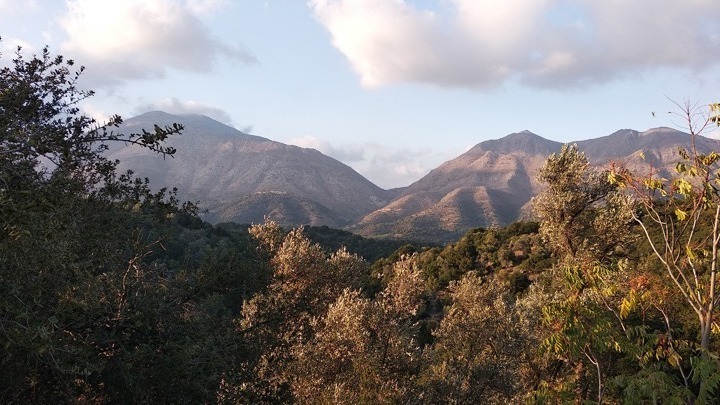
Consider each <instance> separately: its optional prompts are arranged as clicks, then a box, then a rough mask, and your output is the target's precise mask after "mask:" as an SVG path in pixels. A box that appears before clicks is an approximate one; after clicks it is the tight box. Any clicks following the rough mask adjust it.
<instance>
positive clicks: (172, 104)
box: [135, 97, 233, 126]
mask: <svg viewBox="0 0 720 405" xmlns="http://www.w3.org/2000/svg"><path fill="white" fill-rule="evenodd" d="M148 111H164V112H166V113H169V114H200V115H205V116H207V117H210V118H212V119H214V120H216V121H220V122H222V123H223V124H226V125H230V126H232V125H233V122H232V118H231V117H230V114H228V113H227V112H226V111H224V110H222V109H220V108H218V107H214V106H212V105H210V104H206V103H202V102H199V101H193V100H188V101H180V100H178V99H177V98H174V97H173V98H166V99H164V100H160V101H156V102H154V103H150V104H146V105H143V106H140V107H137V108H136V109H135V114H138V115H139V114H142V113H146V112H148Z"/></svg>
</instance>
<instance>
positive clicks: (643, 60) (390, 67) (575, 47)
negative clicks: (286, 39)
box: [309, 0, 720, 88]
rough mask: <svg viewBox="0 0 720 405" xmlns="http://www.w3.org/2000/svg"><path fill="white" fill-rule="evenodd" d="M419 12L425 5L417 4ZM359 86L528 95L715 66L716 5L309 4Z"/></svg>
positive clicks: (381, 0) (538, 0)
mask: <svg viewBox="0 0 720 405" xmlns="http://www.w3.org/2000/svg"><path fill="white" fill-rule="evenodd" d="M425 3H427V2H425ZM309 5H310V7H311V9H312V10H313V12H314V15H315V17H316V19H317V20H318V21H319V22H320V23H321V24H322V25H323V26H325V28H326V29H327V30H328V32H329V33H330V36H331V38H332V43H333V45H334V46H335V47H336V48H337V49H338V50H339V51H340V52H342V53H343V54H344V55H345V56H346V57H347V59H348V60H349V61H350V63H351V65H352V67H353V69H354V70H355V71H356V72H357V73H358V75H359V76H360V79H361V82H362V84H363V85H364V86H368V87H373V86H381V85H385V84H390V83H398V82H421V83H430V84H434V85H440V86H451V87H475V88H478V87H492V86H498V85H502V84H503V83H504V82H506V81H514V80H518V81H520V82H522V83H525V84H527V85H531V86H537V87H571V86H577V85H584V84H587V83H593V82H602V81H607V80H612V79H614V78H618V77H623V76H626V75H628V74H638V73H642V72H644V71H646V70H648V69H654V68H665V67H680V68H688V69H694V70H697V69H702V68H705V67H709V66H711V65H717V64H718V62H720V53H718V52H717V49H718V48H720V24H718V23H717V21H720V7H718V5H717V1H716V0H688V1H683V2H678V1H676V0H625V1H596V0H504V1H495V0H444V1H442V0H436V2H435V5H436V7H435V8H433V9H421V8H420V7H419V6H418V5H416V4H414V3H413V2H411V1H410V0H310V2H309Z"/></svg>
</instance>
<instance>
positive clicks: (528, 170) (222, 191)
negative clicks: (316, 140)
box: [109, 112, 720, 241]
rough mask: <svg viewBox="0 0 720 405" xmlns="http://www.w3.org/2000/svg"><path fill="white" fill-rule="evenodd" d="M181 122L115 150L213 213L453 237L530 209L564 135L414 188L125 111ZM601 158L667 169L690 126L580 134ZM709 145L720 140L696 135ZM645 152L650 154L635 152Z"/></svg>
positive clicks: (445, 169) (482, 148)
mask: <svg viewBox="0 0 720 405" xmlns="http://www.w3.org/2000/svg"><path fill="white" fill-rule="evenodd" d="M174 122H177V123H180V124H183V125H184V126H185V131H184V132H183V135H180V136H175V137H173V138H172V139H171V140H170V144H171V145H172V146H174V147H175V148H176V149H177V150H178V151H177V153H176V155H175V157H174V158H168V159H164V160H163V159H162V157H159V156H157V155H155V154H153V153H152V152H149V151H145V150H142V149H140V148H136V147H132V146H127V147H122V146H116V147H114V148H113V149H111V151H110V153H109V157H111V158H116V159H119V160H120V161H121V169H125V168H132V169H133V170H134V171H135V172H136V174H137V175H139V176H142V177H149V178H150V179H151V185H152V186H153V187H157V188H159V187H178V189H179V190H180V197H181V198H183V199H188V200H191V201H200V202H201V207H202V208H204V209H206V210H207V214H206V216H205V219H206V220H208V221H211V222H229V221H232V222H240V223H258V222H262V221H263V219H264V218H265V217H269V218H272V219H274V220H276V221H277V222H279V223H281V224H283V225H300V224H308V225H328V226H331V227H338V228H346V229H348V230H351V231H353V232H355V233H359V234H361V235H365V236H378V237H393V238H405V239H408V238H409V239H416V240H426V241H448V240H453V239H455V238H457V237H458V236H459V235H461V234H463V233H464V232H465V231H467V230H468V229H470V228H474V227H490V226H502V225H506V224H508V223H511V222H513V221H516V220H518V219H520V218H528V217H530V215H531V213H532V210H531V206H530V201H531V199H532V197H533V196H534V195H536V194H537V193H538V192H539V191H540V190H541V188H542V184H540V183H539V182H538V180H537V173H538V170H539V169H540V167H542V165H543V164H544V162H545V160H546V159H547V157H548V155H550V154H551V153H554V152H557V151H559V150H560V148H561V147H562V143H559V142H555V141H551V140H548V139H545V138H542V137H540V136H538V135H535V134H533V133H532V132H529V131H523V132H520V133H515V134H510V135H507V136H505V137H503V138H501V139H495V140H489V141H485V142H481V143H479V144H477V145H476V146H474V147H473V148H471V149H470V150H468V151H467V152H465V153H463V154H462V155H460V156H458V157H456V158H455V159H452V160H450V161H447V162H445V163H443V164H442V165H440V166H439V167H437V168H436V169H434V170H432V171H431V172H430V173H428V174H427V175H426V176H425V177H423V178H421V179H420V180H418V181H416V182H415V183H413V184H411V185H410V186H408V187H405V188H400V189H393V190H383V189H381V188H380V187H377V186H376V185H374V184H373V183H371V182H370V181H369V180H367V179H365V178H364V177H362V176H361V175H360V174H359V173H357V172H355V171H354V170H353V169H352V168H350V167H348V166H347V165H345V164H343V163H340V162H338V161H337V160H335V159H333V158H330V157H328V156H326V155H323V154H322V153H320V152H318V151H317V150H314V149H306V148H300V147H296V146H290V145H285V144H282V143H279V142H274V141H271V140H269V139H266V138H262V137H258V136H253V135H248V134H244V133H242V132H240V131H238V130H236V129H234V128H231V127H228V126H226V125H223V124H221V123H219V122H217V121H214V120H212V119H210V118H207V117H204V116H199V115H182V116H176V115H170V114H166V113H163V112H150V113H146V114H143V115H140V116H138V117H134V118H131V119H128V120H126V121H125V123H124V124H123V128H122V129H124V130H126V131H138V130H139V129H140V128H152V127H153V125H154V124H158V125H167V124H171V123H174ZM575 143H577V144H578V146H579V147H580V149H581V150H583V151H585V153H586V155H587V156H588V158H589V159H590V161H591V162H592V163H593V164H595V165H606V164H608V163H609V162H611V161H623V162H625V163H627V164H628V165H629V166H631V167H635V168H639V167H641V165H644V166H647V165H648V164H651V165H653V166H654V167H658V168H663V167H667V168H669V167H670V166H671V165H673V164H674V163H675V161H676V160H677V158H678V156H677V149H678V147H679V146H681V145H682V146H687V144H688V143H689V135H687V134H685V133H683V132H680V131H677V130H674V129H670V128H656V129H651V130H648V131H645V132H638V131H634V130H629V129H624V130H620V131H617V132H615V133H613V134H611V135H608V136H605V137H601V138H596V139H590V140H582V141H577V142H575ZM697 146H698V147H699V148H701V149H703V150H711V149H714V150H718V149H720V142H719V141H717V140H713V139H708V138H700V139H698V141H697ZM640 151H642V152H643V153H644V155H645V160H644V161H642V160H641V159H639V157H638V152H640Z"/></svg>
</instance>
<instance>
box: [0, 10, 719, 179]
mask: <svg viewBox="0 0 720 405" xmlns="http://www.w3.org/2000/svg"><path fill="white" fill-rule="evenodd" d="M0 37H2V42H1V43H0V51H1V52H2V60H0V63H7V62H8V61H9V60H10V58H11V57H12V55H13V53H14V52H15V49H16V48H17V46H22V47H23V52H25V53H29V54H32V53H37V52H39V51H41V50H42V47H43V46H45V45H48V46H49V47H50V51H51V52H52V53H54V54H61V55H64V56H65V57H67V58H71V59H73V60H75V61H76V62H77V63H78V64H80V65H83V66H85V67H86V69H87V70H86V71H85V74H84V75H83V77H82V79H81V81H80V87H82V88H85V89H89V90H90V89H91V90H94V91H95V92H96V95H95V96H94V97H93V98H91V99H89V100H86V101H85V102H84V103H83V105H82V109H83V111H84V112H85V113H86V114H89V115H91V116H93V117H96V118H98V119H99V120H101V121H102V120H105V119H106V118H107V117H109V116H110V115H112V114H119V115H121V116H123V117H124V118H129V117H132V116H134V115H138V114H141V113H143V112H147V111H151V110H163V111H166V112H169V113H176V114H180V113H199V114H204V115H207V116H209V117H211V118H214V119H216V120H218V121H221V122H223V123H226V124H228V125H231V126H234V127H235V128H237V129H239V130H241V131H243V132H246V133H251V134H254V135H258V136H262V137H265V138H269V139H272V140H274V141H279V142H283V143H288V144H293V145H298V146H302V147H311V148H315V149H318V150H320V151H321V152H323V153H325V154H327V155H329V156H332V157H334V158H336V159H338V160H340V161H342V162H343V163H345V164H347V165H348V166H350V167H352V168H354V169H355V170H356V171H358V172H359V173H361V174H362V175H364V176H365V177H366V178H368V179H369V180H371V181H372V182H374V183H375V184H377V185H379V186H381V187H383V188H392V187H402V186H407V185H409V184H411V183H412V182H414V181H416V180H418V179H419V178H421V177H422V176H423V175H425V174H427V173H428V172H429V171H430V170H431V169H433V168H435V167H437V166H438V165H440V164H441V163H442V162H444V161H447V160H450V159H452V158H454V157H456V156H458V155H460V154H462V153H463V152H465V151H466V150H468V149H469V148H470V147H472V146H474V145H475V144H477V143H480V142H482V141H484V140H488V139H498V138H501V137H503V136H505V135H508V134H511V133H514V132H520V131H523V130H529V131H532V132H534V133H536V134H538V135H540V136H542V137H544V138H547V139H552V140H555V141H559V142H571V141H574V140H581V139H589V138H596V137H600V136H605V135H609V134H611V133H613V132H615V131H616V130H619V129H625V128H630V129H635V130H639V131H644V130H647V129H650V128H655V127H659V126H668V127H675V128H678V129H682V122H681V121H678V120H677V119H676V116H675V115H674V114H668V112H678V107H677V106H676V105H675V104H676V103H677V104H680V105H683V104H684V103H685V102H690V103H691V104H697V105H699V106H704V105H707V104H709V103H712V102H718V101H720V94H719V93H720V92H718V90H719V89H720V3H718V1H717V0H684V1H677V0H602V1H600V0H502V1H500V0H309V1H306V0H236V1H232V0H109V1H106V0H67V1H60V0H0ZM653 113H655V114H653Z"/></svg>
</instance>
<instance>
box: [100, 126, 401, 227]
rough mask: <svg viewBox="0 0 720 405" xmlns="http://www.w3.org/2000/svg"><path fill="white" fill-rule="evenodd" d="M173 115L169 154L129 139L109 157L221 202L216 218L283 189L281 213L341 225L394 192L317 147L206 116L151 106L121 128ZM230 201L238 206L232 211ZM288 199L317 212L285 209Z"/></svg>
mask: <svg viewBox="0 0 720 405" xmlns="http://www.w3.org/2000/svg"><path fill="white" fill-rule="evenodd" d="M174 122H177V123H180V124H182V125H184V127H185V130H184V131H183V134H182V135H180V136H175V137H172V138H171V139H170V140H169V144H170V145H172V146H174V147H175V148H176V149H177V153H176V154H175V156H174V158H168V159H162V158H161V157H159V156H157V155H154V154H152V152H148V151H146V150H142V149H141V148H136V147H133V146H125V147H115V148H113V149H112V150H111V151H110V154H109V157H111V158H115V159H119V160H120V161H121V169H123V168H125V167H132V168H134V170H135V171H136V174H137V175H139V176H142V177H145V176H147V177H149V178H150V179H151V184H152V185H153V187H155V188H158V187H168V186H174V187H177V188H178V189H179V190H180V197H181V198H183V199H188V200H191V201H199V202H200V205H201V207H203V208H207V209H210V210H215V209H220V207H222V209H221V211H222V215H219V216H218V218H232V219H233V220H236V221H239V222H249V221H250V219H251V218H252V219H255V218H256V215H255V214H254V213H253V214H252V215H250V216H248V217H246V216H243V214H242V213H243V212H246V213H247V212H250V211H252V210H250V211H247V210H246V209H245V208H242V207H246V206H247V205H245V206H243V204H239V202H240V201H241V200H243V199H246V198H247V197H248V196H251V195H253V194H256V193H282V194H283V195H284V197H283V199H284V201H285V210H283V211H284V212H285V214H284V216H283V217H285V218H310V217H314V218H315V217H316V218H317V221H319V222H310V223H318V224H324V225H333V226H343V225H346V224H348V223H351V222H352V221H354V220H356V219H358V218H360V217H362V216H363V215H364V214H367V213H368V212H371V211H372V210H375V209H377V208H380V207H382V206H383V205H384V204H385V203H387V200H388V198H389V197H390V196H391V194H392V193H390V192H388V191H385V190H383V189H381V188H380V187H377V186H375V185H374V184H373V183H371V182H370V181H368V180H367V179H365V178H364V177H362V176H361V175H360V174H358V173H357V172H355V171H354V170H353V169H351V168H350V167H348V166H347V165H345V164H343V163H340V162H339V161H337V160H335V159H332V158H330V157H328V156H326V155H323V154H322V153H320V152H318V151H317V150H315V149H306V148H300V147H297V146H291V145H285V144H283V143H280V142H275V141H271V140H269V139H266V138H262V137H258V136H253V135H248V134H244V133H242V132H240V131H238V130H236V129H234V128H231V127H228V126H226V125H223V124H221V123H219V122H217V121H214V120H212V119H210V118H207V117H204V116H199V115H180V116H179V115H171V114H167V113H163V112H150V113H146V114H143V115H140V116H138V117H134V118H131V119H129V120H127V121H126V122H125V123H124V124H123V127H122V128H121V130H125V131H139V130H140V128H152V127H153V125H154V124H158V125H168V124H171V123H174ZM267 195H272V194H267ZM277 195H278V194H276V196H277ZM291 200H292V201H295V203H293V204H290V203H289V201H291ZM300 201H303V203H302V204H301V203H299V202H300ZM276 202H277V198H276ZM264 203H265V202H263V203H260V204H264ZM310 205H312V206H313V207H314V208H312V209H310V208H309V206H310ZM233 206H237V207H238V208H239V209H240V211H238V212H237V213H232V212H231V209H232V207H233ZM291 206H293V207H295V208H297V209H300V207H302V209H300V211H303V210H309V211H313V210H314V211H317V213H318V214H317V216H315V215H314V214H313V215H310V216H309V217H308V215H309V214H307V213H303V212H300V211H299V212H297V213H291V212H289V211H288V210H291ZM253 212H254V211H253ZM321 212H322V213H323V214H320V213H321ZM269 213H270V211H268V214H269ZM212 217H213V216H211V217H210V218H212ZM319 218H323V219H322V220H321V219H319Z"/></svg>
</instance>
